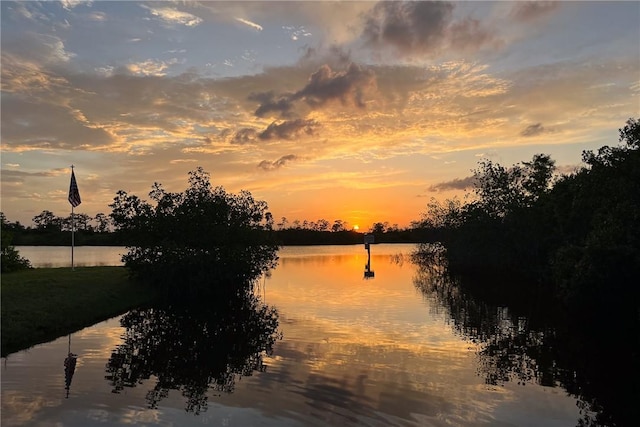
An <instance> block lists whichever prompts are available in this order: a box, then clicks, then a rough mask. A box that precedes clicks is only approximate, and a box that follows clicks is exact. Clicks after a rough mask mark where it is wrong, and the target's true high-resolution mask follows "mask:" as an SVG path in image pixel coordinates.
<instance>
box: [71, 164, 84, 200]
mask: <svg viewBox="0 0 640 427" xmlns="http://www.w3.org/2000/svg"><path fill="white" fill-rule="evenodd" d="M69 203H71V206H73V207H74V208H75V207H76V206H78V205H79V204H80V203H82V200H80V192H79V191H78V183H77V182H76V175H75V174H74V173H73V169H72V170H71V184H70V185H69Z"/></svg>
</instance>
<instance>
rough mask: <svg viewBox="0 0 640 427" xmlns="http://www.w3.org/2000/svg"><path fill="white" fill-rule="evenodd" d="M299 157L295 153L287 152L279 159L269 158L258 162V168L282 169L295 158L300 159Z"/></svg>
mask: <svg viewBox="0 0 640 427" xmlns="http://www.w3.org/2000/svg"><path fill="white" fill-rule="evenodd" d="M298 159H299V157H298V156H296V155H295V154H287V155H286V156H282V157H280V158H279V159H278V160H275V161H273V162H270V161H269V160H263V161H261V162H260V163H258V168H260V169H262V170H264V171H273V170H276V169H280V168H281V167H283V166H285V165H286V164H287V163H289V162H292V161H294V160H298Z"/></svg>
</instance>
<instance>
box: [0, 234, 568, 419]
mask: <svg viewBox="0 0 640 427" xmlns="http://www.w3.org/2000/svg"><path fill="white" fill-rule="evenodd" d="M18 249H19V250H20V253H21V255H23V256H25V257H27V258H29V259H31V261H32V262H33V264H34V265H35V266H43V265H48V266H49V265H51V266H66V265H68V256H69V250H68V248H66V249H65V248H29V247H19V248H18ZM412 249H413V246H412V245H373V246H372V257H371V269H372V270H373V271H375V278H373V279H368V280H364V279H363V270H364V265H365V263H366V262H367V256H366V251H365V250H364V248H363V246H362V245H357V246H322V247H287V248H284V249H282V250H281V251H280V254H279V255H280V262H279V266H278V267H277V268H276V269H275V270H274V271H272V273H271V275H270V277H268V278H266V279H264V280H263V281H261V285H260V289H259V291H258V292H259V293H260V296H261V298H262V300H263V301H264V302H265V303H266V304H267V305H269V306H273V307H275V308H277V311H278V315H279V317H278V321H279V327H278V328H279V332H280V333H281V334H282V338H281V339H278V340H277V341H276V342H275V344H274V346H273V352H272V354H270V355H264V357H262V358H261V360H260V364H261V366H263V367H264V369H259V370H253V371H251V370H249V372H244V373H243V374H242V375H240V374H237V375H235V376H234V381H233V382H232V387H231V389H230V390H224V391H219V390H215V391H214V390H210V391H209V392H207V393H206V397H207V401H206V410H202V411H200V412H199V413H198V414H196V413H195V412H189V411H187V410H186V409H185V408H187V407H188V405H187V402H188V398H187V396H186V395H185V392H184V389H182V392H181V391H179V390H171V391H169V392H168V393H167V394H166V395H164V394H162V395H161V396H160V399H157V400H156V401H157V405H156V406H154V407H152V408H150V407H149V406H150V405H149V396H150V394H152V393H154V390H155V392H157V387H156V385H157V383H158V381H159V376H158V375H160V374H157V375H151V376H150V377H149V378H148V379H141V380H139V381H136V382H135V383H134V384H132V385H134V386H133V387H132V386H127V387H123V388H122V390H120V392H119V393H114V386H113V383H112V382H111V381H109V380H108V379H106V378H105V377H106V376H107V372H106V370H105V369H106V365H107V364H108V363H111V362H113V357H112V356H113V354H114V352H116V350H118V349H122V348H123V347H122V346H123V340H124V337H125V336H126V337H128V338H129V339H131V338H132V337H134V335H135V334H132V333H129V334H126V332H127V330H126V329H125V328H124V327H122V326H121V323H120V320H121V317H119V318H114V319H111V320H108V321H106V322H102V323H99V324H97V325H94V326H91V327H88V328H85V329H83V330H81V331H78V332H76V333H74V334H72V335H71V336H70V337H68V336H65V337H61V338H59V339H57V340H55V341H53V342H50V343H47V344H43V345H39V346H36V347H34V348H32V349H30V350H27V351H23V352H19V353H16V354H12V355H10V356H9V357H7V358H6V359H3V360H2V367H1V370H0V372H1V373H2V415H1V417H2V418H1V421H2V426H3V427H7V426H94V425H95V426H106V425H123V424H136V425H148V426H191V425H193V426H195V425H203V424H204V425H221V426H252V425H255V426H258V425H260V426H270V425H273V426H293V425H317V426H324V425H331V426H341V425H368V426H412V425H419V426H478V425H490V426H573V425H575V424H576V422H577V420H578V418H579V417H580V414H579V411H578V408H577V406H576V400H575V399H574V398H572V397H569V396H567V393H566V392H565V391H564V390H563V389H562V388H559V387H543V386H540V385H538V384H535V383H533V382H530V383H526V384H525V385H518V384H517V383H516V382H509V381H507V382H505V383H503V384H500V385H498V386H494V385H487V383H486V381H485V378H484V377H483V375H482V374H481V371H482V360H480V356H479V347H478V345H477V344H474V343H472V342H470V341H468V340H466V339H465V338H464V337H463V336H461V335H460V333H459V332H455V331H456V328H454V325H453V324H452V321H451V320H450V318H449V316H448V314H447V313H448V311H447V309H446V308H445V307H442V306H441V305H439V304H440V303H439V302H437V301H439V299H437V298H431V297H430V296H429V295H428V294H425V293H423V292H420V291H419V290H418V289H417V287H416V285H415V280H416V275H417V270H416V267H415V266H414V265H413V264H411V263H410V262H409V259H408V254H409V253H410V252H411V250H412ZM76 251H77V252H76V254H75V256H76V265H90V264H104V263H106V264H114V265H118V264H120V254H121V253H122V252H123V251H124V249H122V248H89V247H85V248H76ZM65 256H66V257H67V259H66V260H65ZM92 260H93V261H92ZM65 263H67V264H65ZM130 332H131V331H130ZM134 338H135V337H134ZM69 347H70V348H71V351H72V352H74V353H76V354H78V359H77V365H76V369H75V372H74V374H73V377H72V382H71V385H70V388H69V391H68V397H67V392H66V391H65V372H64V367H63V361H64V359H65V357H66V354H67V352H68V349H69ZM136 351H137V350H136ZM134 356H135V354H134ZM110 358H111V360H110ZM195 368H197V367H195ZM163 381H164V379H163ZM151 406H153V405H151Z"/></svg>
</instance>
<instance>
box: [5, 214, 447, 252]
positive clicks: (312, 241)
mask: <svg viewBox="0 0 640 427" xmlns="http://www.w3.org/2000/svg"><path fill="white" fill-rule="evenodd" d="M54 218H55V217H54ZM57 223H58V224H60V223H62V224H64V222H62V221H58V222H57ZM81 224H85V223H84V222H81ZM377 224H378V227H376V228H375V229H372V230H370V231H371V232H372V234H374V236H375V242H376V243H419V242H424V241H425V240H432V239H433V237H434V236H435V233H434V232H433V231H431V230H426V229H421V228H415V227H414V228H407V229H398V228H393V227H385V225H384V224H383V223H377ZM2 230H3V232H8V233H10V234H11V236H12V244H13V245H15V246H70V245H71V231H70V230H71V229H70V227H69V228H67V227H58V226H55V225H52V226H47V227H25V226H23V225H22V224H20V223H19V222H14V223H12V222H7V221H6V220H4V216H3V227H2ZM270 233H273V235H274V238H275V241H276V242H277V243H278V244H279V245H282V246H291V245H353V244H360V243H363V242H364V234H365V233H363V232H359V231H355V230H340V231H329V230H316V229H310V228H302V227H301V226H298V227H297V228H294V227H293V226H292V227H291V228H284V229H278V230H273V231H270ZM134 243H135V242H132V241H131V238H130V236H129V234H128V233H126V232H124V231H121V230H116V231H105V230H103V231H98V230H97V229H96V228H87V227H85V228H80V229H76V231H75V232H74V244H75V245H76V246H128V245H132V244H134Z"/></svg>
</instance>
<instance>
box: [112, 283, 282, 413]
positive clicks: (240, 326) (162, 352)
mask: <svg viewBox="0 0 640 427" xmlns="http://www.w3.org/2000/svg"><path fill="white" fill-rule="evenodd" d="M221 300H222V301H223V302H222V301H220V300H219V301H214V302H211V303H210V304H209V305H207V306H203V307H198V308H197V309H196V308H193V307H190V308H186V307H154V308H147V309H135V310H132V311H130V312H129V313H127V314H125V315H124V316H123V318H122V319H121V324H122V326H123V327H125V328H126V332H125V334H124V338H123V343H122V344H120V345H119V346H118V347H117V348H116V349H115V350H114V351H113V353H112V354H111V357H110V358H109V361H108V362H107V366H106V377H105V378H106V379H107V380H108V381H109V382H110V383H111V385H112V386H113V392H114V393H119V392H120V391H122V390H123V389H124V388H125V387H135V386H136V385H138V384H141V383H142V381H143V380H147V379H149V378H150V377H151V376H155V377H156V384H155V387H154V388H153V389H151V390H149V392H148V393H147V397H146V398H147V401H148V404H149V407H151V408H155V407H157V405H158V402H160V401H161V400H162V399H164V398H165V397H167V396H168V393H169V390H180V392H181V393H182V395H183V396H184V397H185V398H186V401H187V403H186V410H187V411H189V412H194V413H196V414H197V413H199V412H200V411H203V410H206V408H207V391H208V390H210V389H211V390H214V391H216V392H219V393H231V392H233V391H234V387H235V382H236V379H238V378H239V377H241V376H249V375H251V374H252V373H253V372H254V371H264V369H265V368H266V367H265V365H264V363H263V358H264V356H265V354H271V352H272V349H273V345H274V343H275V341H276V340H277V339H279V338H280V334H279V332H278V313H277V311H276V309H275V308H273V307H269V306H266V305H264V304H262V303H261V302H260V301H259V300H258V299H257V298H256V297H254V296H253V295H250V296H239V297H231V298H229V297H228V296H226V297H225V298H224V299H221Z"/></svg>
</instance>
